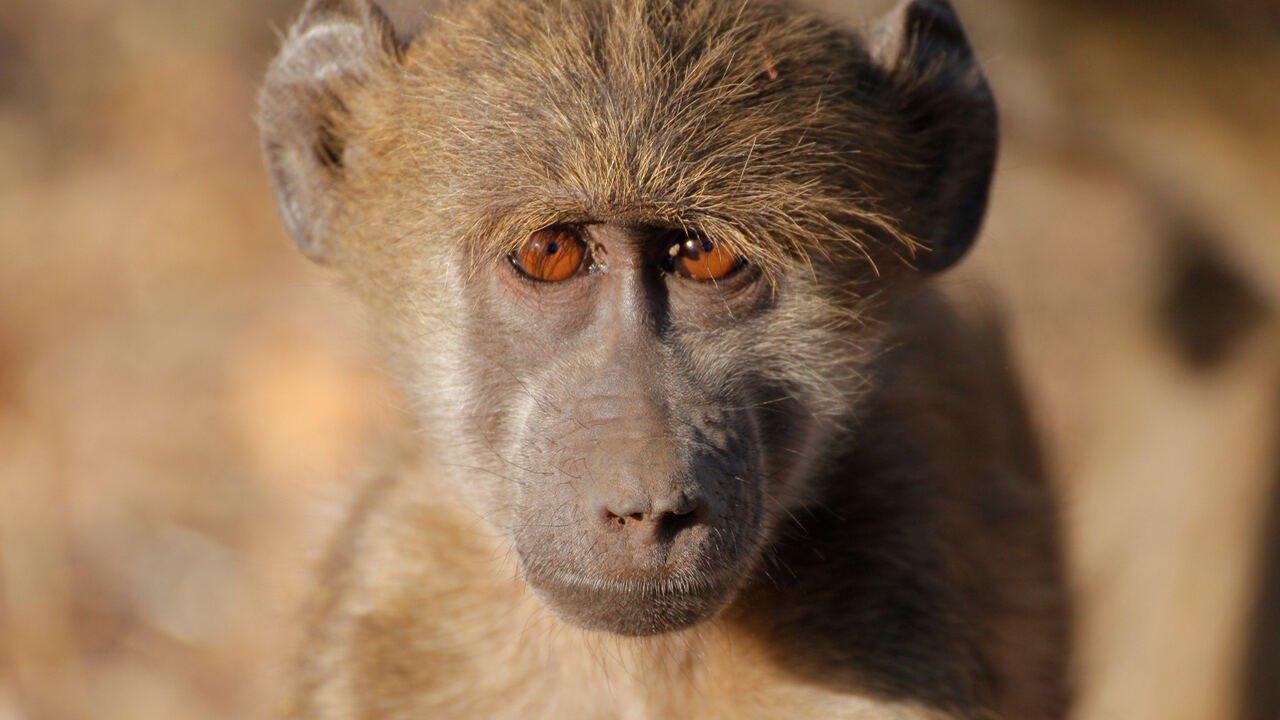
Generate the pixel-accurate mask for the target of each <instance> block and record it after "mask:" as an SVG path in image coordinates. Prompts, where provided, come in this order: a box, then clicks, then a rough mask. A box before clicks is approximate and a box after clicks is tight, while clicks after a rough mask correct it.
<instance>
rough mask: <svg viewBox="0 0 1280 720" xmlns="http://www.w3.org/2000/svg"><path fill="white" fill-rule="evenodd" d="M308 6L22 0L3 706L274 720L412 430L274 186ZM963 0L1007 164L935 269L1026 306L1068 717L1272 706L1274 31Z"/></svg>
mask: <svg viewBox="0 0 1280 720" xmlns="http://www.w3.org/2000/svg"><path fill="white" fill-rule="evenodd" d="M299 1H300V0H299ZM296 4H298V3H295V2H294V0H269V1H263V2H252V3H250V2H237V1H235V0H43V1H42V2H24V1H23V0H0V158H2V161H0V720H13V719H17V718H24V719H25V718H41V719H43V718H52V719H57V720H61V719H63V718H67V719H72V718H95V719H103V720H110V719H111V718H121V719H125V718H127V719H129V720H147V719H149V718H166V719H170V718H172V719H185V718H244V717H256V716H261V715H265V714H267V713H268V712H269V711H270V708H271V706H272V703H273V702H274V700H275V698H276V692H277V690H278V688H279V685H280V682H281V681H280V668H279V659H280V657H281V652H280V651H281V648H282V647H285V646H286V645H287V641H288V638H289V635H290V630H291V623H290V617H291V612H290V611H291V609H292V608H293V607H294V605H295V603H296V602H297V600H298V597H299V595H300V593H301V591H302V589H303V588H304V587H305V585H306V582H307V577H308V576H307V570H308V568H309V566H310V563H311V562H312V561H313V560H314V559H315V557H316V555H317V553H318V552H319V548H320V547H321V546H322V544H323V538H324V532H325V529H326V528H327V527H328V525H329V523H330V521H331V519H333V518H335V517H337V514H338V512H339V510H338V508H340V505H341V502H342V500H343V499H344V498H345V497H346V496H347V495H348V494H349V493H350V491H351V488H352V486H353V485H354V484H356V483H357V482H358V480H359V478H360V477H361V476H362V474H363V473H364V471H365V470H366V463H367V462H368V460H369V457H370V455H369V452H368V449H369V448H370V447H373V446H376V445H377V441H378V428H379V427H380V426H385V425H386V424H387V423H388V422H390V421H391V418H392V416H393V415H394V414H395V413H397V412H399V410H398V409H397V405H396V400H395V396H394V394H393V393H392V392H391V391H390V390H389V389H388V383H387V381H386V378H385V377H384V376H383V373H382V372H381V371H380V370H379V369H378V367H379V366H378V364H377V361H376V359H375V358H376V351H375V349H374V348H373V344H372V342H371V341H370V338H369V337H368V336H367V334H366V330H365V329H364V327H365V325H364V323H363V321H362V318H361V316H360V312H359V311H358V309H357V308H355V307H354V306H353V304H351V303H350V302H348V301H347V300H345V299H344V297H343V295H342V294H341V293H340V292H339V291H338V290H336V289H335V288H333V287H332V286H331V285H330V283H329V282H328V281H327V278H326V277H325V274H324V273H323V272H322V271H320V270H317V269H315V268H312V267H310V266H309V265H308V264H307V263H306V262H305V261H304V260H303V259H302V258H301V257H300V256H299V255H297V254H296V253H295V252H294V251H293V249H292V248H291V247H290V245H289V243H288V241H287V240H286V238H285V237H284V234H283V232H282V230H281V228H280V225H279V222H278V220H277V219H276V216H275V210H274V207H273V205H272V199H271V197H270V191H269V188H268V186H267V182H266V180H265V177H264V175H263V172H262V171H261V169H260V164H259V160H258V151H257V139H256V135H255V132H254V128H253V124H252V120H251V116H252V108H253V96H254V92H255V90H256V83H257V81H258V78H259V76H260V74H261V72H262V69H263V67H264V65H265V63H266V62H267V60H268V59H269V57H270V54H271V52H272V49H273V47H274V45H275V36H274V33H273V28H276V29H279V28H283V27H285V25H286V24H287V21H288V18H289V16H290V14H291V13H292V12H293V11H294V10H295V9H296V7H295V5H296ZM823 4H824V5H825V6H827V7H828V9H830V10H832V11H834V12H840V13H845V14H848V15H851V16H865V15H867V14H868V13H870V12H871V10H872V9H875V8H876V7H879V6H883V5H884V3H883V2H871V3H867V4H865V5H864V4H858V5H857V6H856V7H851V6H850V5H849V4H848V3H846V2H842V1H841V0H827V2H825V3H823ZM958 4H959V5H960V10H961V14H962V15H963V16H964V18H965V20H966V22H967V23H968V24H969V26H970V28H971V31H972V33H973V36H974V42H975V45H977V47H978V49H979V52H980V54H981V55H982V56H983V57H984V59H985V62H986V65H987V68H988V71H989V73H990V75H991V78H992V81H993V84H994V85H995V87H996V92H997V96H998V97H999V98H1000V100H1001V102H1002V106H1003V110H1004V130H1005V145H1004V155H1003V159H1002V165H1001V168H1000V173H999V176H998V180H997V186H996V190H995V196H994V203H993V207H992V215H991V217H990V221H989V224H988V228H987V232H986V233H985V236H984V239H983V240H982V243H981V245H980V248H979V249H978V250H977V251H976V252H975V254H974V255H973V258H972V261H971V262H970V263H968V265H967V266H966V267H965V268H964V269H963V270H962V271H961V272H959V273H957V274H955V275H954V276H952V277H951V278H950V279H949V280H948V282H949V283H951V284H953V285H954V286H956V287H957V289H959V290H961V291H964V292H970V293H978V294H982V295H987V296H990V297H995V298H998V300H997V302H999V303H1001V304H1004V305H1006V306H1007V307H1008V309H1009V316H1010V324H1011V332H1012V335H1013V338H1014V340H1015V343H1016V347H1017V349H1018V351H1019V356H1020V360H1021V362H1022V364H1023V365H1024V370H1025V372H1026V374H1027V376H1028V379H1029V383H1030V390H1031V397H1032V401H1033V403H1034V406H1035V408H1036V411H1037V417H1038V419H1039V421H1040V424H1041V426H1042V427H1043V428H1044V430H1045V433H1046V437H1047V442H1048V446H1049V451H1050V458H1051V461H1052V463H1053V466H1054V469H1055V470H1056V471H1057V473H1058V476H1059V482H1060V486H1061V488H1062V493H1063V496H1064V498H1065V503H1066V516H1067V527H1068V531H1069V538H1070V546H1071V549H1072V565H1073V569H1074V576H1073V581H1074V583H1075V586H1076V590H1077V594H1078V597H1079V602H1078V606H1079V616H1080V621H1081V622H1080V626H1079V632H1078V638H1079V650H1080V653H1079V668H1080V669H1079V685H1080V690H1081V703H1080V713H1079V715H1080V717H1082V718H1089V719H1094V718H1096V719H1098V720H1109V719H1111V718H1135V719H1145V718H1153V719H1154V718H1159V719H1160V720H1182V719H1185V720H1204V719H1205V718H1236V717H1239V718H1247V720H1274V718H1275V713H1277V712H1280V708H1278V707H1277V702H1280V698H1277V694H1278V692H1280V691H1278V690H1277V688H1280V667H1278V666H1277V665H1276V659H1277V656H1280V647H1277V645H1278V644H1280V626H1278V624H1277V623H1278V621H1277V619H1276V618H1277V615H1278V614H1280V608H1277V603H1280V588H1277V587H1276V583H1277V582H1278V581H1277V578H1280V568H1276V567H1275V565H1276V564H1277V563H1280V559H1278V558H1280V549H1278V546H1280V501H1278V500H1277V498H1280V462H1278V461H1277V457H1280V447H1278V445H1280V443H1277V439H1280V425H1278V422H1280V329H1278V324H1280V323H1278V321H1277V318H1278V317H1280V316H1278V315H1277V312H1276V311H1277V309H1280V207H1278V206H1277V199H1280V129H1278V128H1280V92H1277V87H1278V86H1277V78H1280V10H1277V8H1276V7H1274V6H1273V5H1271V4H1269V3H1267V2H1263V1H1262V0H1233V1H1231V2H1222V3H1208V2H1204V3H1201V2H1186V3H1163V2H1156V0H1149V1H1147V2H1136V3H1108V2H1103V1H1102V0H1091V1H1088V2H1070V3H1068V2H1065V0H1063V1H1062V2H1051V1H1050V0H999V1H997V2H982V3H979V2H978V1H977V0H969V1H968V2H963V1H962V2H959V3H958ZM1268 593H1270V594H1269V595H1268Z"/></svg>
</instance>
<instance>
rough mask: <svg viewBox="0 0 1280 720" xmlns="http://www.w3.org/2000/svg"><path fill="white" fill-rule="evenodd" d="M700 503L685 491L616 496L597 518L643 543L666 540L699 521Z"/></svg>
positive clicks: (602, 507) (605, 505)
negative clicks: (652, 494) (660, 494)
mask: <svg viewBox="0 0 1280 720" xmlns="http://www.w3.org/2000/svg"><path fill="white" fill-rule="evenodd" d="M701 507H702V502H701V500H700V499H699V498H697V497H695V496H693V495H691V494H689V493H687V492H672V493H669V494H666V495H663V496H660V497H657V498H654V497H650V496H648V495H644V494H639V493H635V494H628V495H623V496H620V497H615V498H613V499H611V500H609V501H607V502H605V503H604V504H603V505H602V506H601V507H600V518H601V520H603V521H604V522H605V523H606V524H607V525H612V526H616V528H617V529H621V530H623V531H625V532H626V533H627V534H628V535H631V536H633V537H634V538H635V539H636V540H639V541H640V542H642V543H645V544H653V543H658V542H664V541H669V540H671V539H673V538H674V537H675V536H676V535H677V534H678V533H679V532H680V531H681V530H683V529H684V528H686V527H689V526H690V525H692V524H694V523H695V522H697V520H698V514H699V512H698V511H699V510H700V509H701Z"/></svg>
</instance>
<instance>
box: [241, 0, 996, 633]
mask: <svg viewBox="0 0 1280 720" xmlns="http://www.w3.org/2000/svg"><path fill="white" fill-rule="evenodd" d="M445 5H449V4H447V3H446V4H445ZM452 5H456V6H458V9H457V14H456V16H454V18H453V20H452V21H451V22H450V23H448V24H443V25H436V24H434V23H433V22H431V20H430V18H431V17H433V16H431V15H430V14H425V15H424V14H419V15H417V16H416V18H415V17H413V13H408V14H406V11H405V10H404V9H403V8H396V9H393V11H392V13H391V16H390V17H389V16H388V15H387V14H386V13H384V12H383V11H382V10H381V9H380V8H379V7H378V6H376V5H371V4H367V3H364V2H359V1H358V0H313V2H311V3H310V4H309V5H308V8H307V10H306V11H305V12H304V15H303V17H302V19H300V20H299V22H298V23H297V25H295V27H294V30H293V31H292V34H291V37H290V41H289V42H288V43H287V44H286V50H285V52H284V53H282V55H281V58H280V59H279V60H278V61H277V63H276V65H275V66H274V67H273V70H272V72H271V74H270V75H269V77H268V82H267V87H266V89H265V90H264V95H263V98H264V100H263V111H262V121H263V128H264V141H265V145H266V148H267V157H268V164H269V166H270V169H271V172H272V177H273V179H274V180H275V183H276V188H277V194H278V196H279V198H280V203H281V207H282V210H283V212H284V215H285V218H286V222H287V225H288V226H289V228H290V230H291V232H292V233H293V234H294V236H295V238H296V239H297V240H298V243H299V245H300V246H301V247H302V249H303V250H304V251H305V252H306V253H307V254H308V255H309V256H311V257H313V258H315V259H317V260H319V261H322V262H326V263H330V264H332V265H334V266H335V267H337V268H338V270H339V271H340V272H341V273H342V274H343V275H344V277H346V278H347V279H348V281H349V282H351V284H352V285H353V286H356V287H357V288H359V289H360V290H361V291H362V292H363V293H364V294H365V296H366V299H367V300H368V301H369V302H370V304H371V305H373V306H374V307H375V308H378V314H379V315H381V316H383V317H385V318H391V319H390V320H389V323H390V324H391V326H392V327H391V335H392V336H394V337H396V338H398V340H397V342H398V343H399V348H398V350H399V352H400V353H401V354H402V355H403V356H407V357H408V358H409V360H407V361H406V362H405V364H406V366H407V367H408V368H409V369H408V370H407V375H409V377H408V380H407V384H408V385H410V387H412V388H417V389H421V388H428V387H434V386H437V385H449V386H452V387H456V386H461V387H463V388H465V392H464V393H463V396H464V398H465V404H464V402H456V403H455V404H456V405H457V407H447V408H435V409H433V410H432V412H431V414H430V416H429V417H425V418H424V422H425V423H426V424H427V425H428V426H429V427H430V428H432V434H433V435H436V436H440V437H447V438H450V440H451V442H452V443H453V444H454V445H456V446H457V447H456V448H455V449H454V450H453V455H452V456H451V460H452V461H453V463H452V464H453V465H454V466H456V467H458V468H470V469H473V471H472V472H464V471H459V473H458V474H459V476H460V477H459V480H460V481H461V482H465V483H469V484H474V485H477V486H483V487H484V490H483V491H482V492H479V493H477V495H478V496H479V497H480V498H481V504H482V505H483V512H484V514H485V515H486V516H487V517H489V518H490V519H491V521H492V522H493V524H494V525H495V526H497V527H498V528H500V529H502V530H503V531H504V532H506V533H507V534H508V535H509V537H510V540H511V543H512V545H513V546H514V548H515V551H516V553H517V555H518V558H519V564H520V567H521V570H522V572H523V574H524V577H525V578H526V579H527V580H528V582H529V583H530V585H531V586H532V587H533V588H534V589H535V590H536V591H537V593H538V595H539V597H541V598H542V599H543V600H544V602H545V603H546V604H547V605H548V607H550V608H551V609H552V610H553V611H555V612H556V613H557V614H558V615H559V616H560V617H562V618H563V619H565V620H567V621H569V622H572V623H575V624H578V625H581V626H584V627H588V628H592V629H602V630H609V631H612V632H616V633H619V634H625V635H649V634H655V633H662V632H666V631H671V630H676V629H679V628H683V627H688V626H690V625H692V624H695V623H698V622H699V621H703V620H705V619H707V618H709V617H711V616H713V615H714V614H715V613H717V612H718V611H720V610H721V609H723V608H724V607H725V606H726V605H727V604H728V603H729V602H730V601H731V600H732V599H733V598H734V597H735V594H736V593H737V592H738V591H739V589H740V588H741V587H742V586H743V585H744V584H746V583H747V582H748V581H749V579H750V578H751V577H752V575H753V572H754V570H755V569H756V568H757V567H758V566H759V562H760V559H761V556H762V553H763V551H764V548H765V547H767V545H768V544H769V541H770V538H771V535H772V532H773V529H774V528H775V527H776V526H777V524H778V523H779V521H780V519H781V518H782V517H783V516H784V515H785V514H786V513H788V512H789V511H790V510H791V509H793V508H795V507H799V506H801V505H803V504H804V503H805V502H806V501H807V500H808V499H809V498H810V497H811V496H812V495H813V492H812V491H813V489H812V488H811V487H810V485H811V484H812V480H813V475H814V472H815V470H816V469H818V468H821V467H823V466H824V465H825V464H827V463H829V462H830V461H831V460H832V459H833V458H834V457H835V453H834V452H833V451H832V449H831V448H828V449H827V451H826V452H825V453H822V452H818V451H817V450H816V449H815V448H817V447H819V446H821V445H822V444H823V443H822V442H821V441H820V440H819V439H821V438H830V437H833V436H835V435H837V434H838V433H839V432H840V430H841V428H843V427H844V426H845V425H846V424H847V423H848V422H849V421H850V420H851V419H852V417H853V415H854V408H855V407H856V402H855V401H856V399H857V397H858V396H859V395H860V394H861V393H862V392H863V391H864V390H865V389H866V387H867V384H868V376H869V375H870V374H871V372H870V370H869V363H870V361H871V359H872V358H873V357H874V356H875V354H876V353H877V352H878V347H879V344H880V339H881V335H882V332H881V329H880V328H879V327H878V324H877V322H878V317H880V315H879V314H878V310H879V309H880V308H881V307H884V306H887V305H889V304H891V302H892V300H893V299H894V298H895V297H897V296H898V295H899V294H901V293H903V292H905V290H906V288H909V287H911V286H912V285H914V284H915V283H916V282H918V280H919V279H920V277H921V276H922V274H923V273H922V272H921V271H927V270H938V269H942V268H944V267H946V266H947V265H949V264H950V263H952V262H954V261H955V260H956V259H958V258H959V257H960V256H961V255H962V254H963V253H964V251H965V250H966V249H967V247H968V246H969V244H970V243H971V242H972V240H973V237H974V235H975V233H976V232H977V229H978V224H979V222H980V220H981V217H982V214H983V210H984V209H985V203H986V196H987V188H988V185H989V180H990V173H991V166H992V163H993V159H994V153H995V125H994V105H993V104H992V103H991V98H990V94H989V92H988V91H987V89H986V85H985V82H984V81H983V79H982V75H981V72H980V71H979V70H978V68H977V65H976V62H975V61H974V60H973V57H972V54H971V52H970V51H969V48H968V45H967V43H966V42H965V39H964V36H963V33H962V32H961V31H960V28H959V25H958V21H957V20H956V17H955V15H954V12H953V11H952V10H951V9H950V7H949V6H948V5H947V4H946V3H943V2H924V1H919V2H912V3H908V4H906V5H904V6H903V7H902V8H901V9H900V10H899V11H898V12H897V13H896V14H895V15H894V16H892V17H891V18H890V19H889V20H888V21H886V24H885V26H884V28H883V29H882V30H881V32H880V33H879V34H878V35H876V36H875V37H874V38H873V39H872V40H871V41H869V42H864V41H862V40H860V39H857V38H854V37H853V36H851V35H849V34H846V33H844V32H842V31H838V30H834V29H832V28H831V27H829V26H827V25H826V24H824V23H822V22H820V21H819V20H817V19H814V18H809V17H808V16H803V15H795V16H793V15H792V14H791V10H790V9H789V8H788V7H787V6H785V5H783V4H779V3H759V4H750V3H749V4H746V5H744V6H743V8H741V9H739V10H735V11H734V12H733V13H729V12H727V11H725V10H723V8H718V6H716V5H714V4H706V3H694V4H690V5H689V6H688V7H687V8H685V9H684V10H683V11H680V12H677V11H676V10H675V8H677V7H683V6H680V5H679V4H667V3H656V2H650V3H646V2H640V1H638V0H636V1H634V2H621V3H616V4H613V5H610V4H599V3H573V2H560V3H551V4H547V5H545V6H543V5H539V4H536V3H504V4H494V3H454V4H452ZM442 7H443V5H442ZM424 17H425V18H427V19H425V20H424V19H423V18H424ZM406 18H408V19H406ZM793 18H798V19H793ZM406 28H411V29H406ZM553 29H554V32H553ZM475 38H485V40H484V41H483V42H482V43H480V44H479V45H478V46H477V47H480V48H482V49H487V52H486V53H484V54H482V55H480V56H479V57H476V56H475V47H473V45H474V40H475ZM415 49H419V52H416V53H415ZM455 58H469V59H466V60H463V61H459V60H455ZM819 61H821V62H819ZM638 68H648V70H645V71H639V72H638V71H637V69H638ZM409 147H413V148H415V149H414V151H413V152H411V153H405V152H404V149H405V148H409ZM550 226H570V227H572V228H574V229H575V231H576V232H578V233H580V235H581V238H582V240H583V241H584V242H585V243H586V245H587V247H588V250H589V254H590V257H589V259H588V260H587V261H586V265H584V270H583V272H581V273H579V274H577V275H575V276H574V277H573V278H571V279H569V280H566V281H563V282H556V283H548V282H537V281H533V280H531V279H529V278H528V277H525V276H523V275H522V274H521V273H520V272H519V270H518V269H517V268H515V267H513V265H512V263H511V262H510V261H509V257H510V256H509V250H510V248H511V247H513V246H516V245H518V243H519V242H520V239H521V237H522V236H526V235H528V233H530V232H534V231H537V230H538V229H540V228H545V227H550ZM677 228H683V229H685V230H686V231H687V230H688V229H690V228H692V229H694V230H695V231H696V232H697V233H700V234H705V236H707V237H711V238H714V239H715V240H716V241H717V242H723V243H725V244H726V245H727V246H728V247H731V248H733V250H734V252H735V253H737V254H739V255H741V257H742V259H743V260H744V261H745V263H746V265H745V267H743V268H742V269H741V270H739V271H737V272H735V273H733V274H732V275H730V276H727V277H725V278H724V279H723V280H720V281H717V282H699V281H694V280H690V279H688V278H685V277H681V276H680V275H678V274H676V273H673V272H671V270H670V269H669V268H668V267H666V266H665V265H664V262H665V258H666V257H667V250H668V248H669V247H670V246H671V240H672V233H673V232H675V231H676V229H677ZM477 236H483V237H482V238H478V237H477ZM913 253H918V257H917V258H916V260H915V261H914V262H906V263H904V262H903V259H904V258H906V259H907V260H910V259H911V256H912V254H913ZM406 308H409V309H410V310H411V311H406ZM445 329H447V333H446V332H445V331H444V330H445ZM428 331H436V332H437V334H435V335H432V334H429V333H428ZM443 337H447V341H442V340H440V339H439V338H443ZM442 368H444V369H442ZM455 400H456V398H455Z"/></svg>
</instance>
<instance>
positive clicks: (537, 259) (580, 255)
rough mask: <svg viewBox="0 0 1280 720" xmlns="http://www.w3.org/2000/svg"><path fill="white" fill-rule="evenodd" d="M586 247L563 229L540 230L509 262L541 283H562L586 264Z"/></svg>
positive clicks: (531, 236) (575, 235)
mask: <svg viewBox="0 0 1280 720" xmlns="http://www.w3.org/2000/svg"><path fill="white" fill-rule="evenodd" d="M586 257H587V244H586V243H585V242H583V241H582V238H581V237H580V236H579V235H578V233H577V232H576V231H575V230H573V229H571V228H566V227H549V228H543V229H542V230H539V231H537V232H535V233H533V234H532V235H530V236H529V239H527V240H525V241H524V244H523V245H521V246H520V248H519V249H517V250H516V251H515V252H514V253H512V256H511V259H512V260H513V261H514V262H515V264H516V267H518V268H520V271H521V272H523V273H524V274H525V275H528V276H529V277H531V278H533V279H534V280H541V281H542V282H563V281H565V280H568V279H569V278H571V277H573V276H574V275H577V274H578V272H579V271H580V270H582V267H583V265H585V263H584V260H586Z"/></svg>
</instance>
